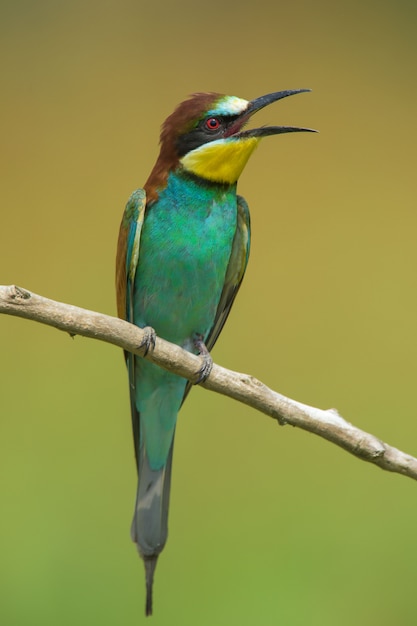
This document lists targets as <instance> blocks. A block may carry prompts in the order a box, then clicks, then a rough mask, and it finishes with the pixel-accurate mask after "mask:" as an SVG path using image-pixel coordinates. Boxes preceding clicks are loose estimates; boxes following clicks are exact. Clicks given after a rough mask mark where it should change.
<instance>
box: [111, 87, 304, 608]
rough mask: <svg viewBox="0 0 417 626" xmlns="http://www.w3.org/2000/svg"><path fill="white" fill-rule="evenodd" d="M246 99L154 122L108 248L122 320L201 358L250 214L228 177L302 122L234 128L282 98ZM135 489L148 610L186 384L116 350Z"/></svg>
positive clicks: (209, 101) (225, 298) (188, 108)
mask: <svg viewBox="0 0 417 626" xmlns="http://www.w3.org/2000/svg"><path fill="white" fill-rule="evenodd" d="M304 91H309V90H308V89H296V90H289V91H279V92H275V93H271V94H268V95H265V96H262V97H260V98H256V99H255V100H251V101H247V100H243V99H241V98H237V97H232V96H225V95H221V94H218V93H197V94H194V95H192V96H191V97H190V98H189V99H188V100H186V101H185V102H183V103H182V104H180V105H179V106H178V107H177V108H176V109H175V111H174V112H173V113H172V115H170V116H169V117H168V118H167V120H166V121H165V123H164V124H163V126H162V132H161V140H160V144H161V149H160V154H159V157H158V159H157V161H156V164H155V166H154V168H153V170H152V171H151V174H150V176H149V178H148V180H147V181H146V183H145V185H144V188H143V189H138V190H136V191H135V192H133V194H132V195H131V197H130V198H129V200H128V202H127V205H126V209H125V212H124V215H123V219H122V223H121V227H120V234H119V242H118V251H117V269H116V283H117V303H118V314H119V316H120V317H121V318H123V319H126V320H128V321H129V322H131V323H133V324H136V325H137V326H140V327H141V328H145V327H150V328H148V335H147V336H148V344H149V347H150V346H151V345H152V342H154V337H155V333H156V334H157V335H159V336H160V337H163V338H164V339H166V340H168V341H170V342H172V343H175V344H177V345H179V346H181V347H182V348H185V349H186V350H188V351H190V352H193V353H194V354H200V355H202V357H203V361H202V363H203V366H202V369H201V372H200V382H201V380H204V379H205V378H206V377H207V375H208V374H209V372H210V369H211V358H210V355H209V351H210V350H211V348H212V347H213V346H214V344H215V342H216V340H217V337H218V336H219V333H220V331H221V329H222V328H223V325H224V323H225V321H226V319H227V316H228V314H229V311H230V308H231V306H232V304H233V301H234V299H235V297H236V293H237V291H238V289H239V286H240V284H241V281H242V278H243V275H244V273H245V269H246V265H247V262H248V256H249V244H250V222H249V210H248V206H247V204H246V202H245V200H244V199H243V198H242V197H241V196H238V195H237V194H236V185H237V181H238V178H239V176H240V174H241V173H242V170H243V168H244V167H245V165H246V163H247V161H248V159H249V157H250V155H251V154H252V152H253V150H254V149H255V148H256V146H257V145H258V143H259V141H260V140H261V139H262V137H266V136H267V135H278V134H280V133H289V132H296V131H308V130H310V129H307V128H295V127H292V126H264V127H262V128H255V129H252V130H243V127H244V126H245V124H246V123H247V122H248V120H249V119H250V117H251V116H252V114H253V113H255V112H256V111H259V109H262V108H263V107H265V106H267V105H269V104H271V103H272V102H276V101H277V100H280V99H282V98H285V97H287V96H292V95H294V94H297V93H301V92H304ZM125 357H126V362H127V369H128V375H129V386H130V404H131V413H132V422H133V436H134V444H135V454H136V465H137V471H138V476H139V479H138V488H137V496H136V505H135V511H134V516H133V522H132V530H131V534H132V539H133V541H134V542H135V543H136V544H137V548H138V551H139V554H140V556H141V557H142V558H143V560H144V563H145V573H146V615H150V614H151V613H152V586H153V576H154V570H155V566H156V562H157V559H158V556H159V554H160V552H161V551H162V549H163V547H164V545H165V542H166V539H167V520H168V505H169V492H170V483H171V469H172V453H173V445H174V434H175V425H176V421H177V414H178V411H179V409H180V407H181V405H182V403H183V401H184V399H185V397H186V395H187V393H188V391H189V387H190V383H188V382H187V380H185V379H184V378H181V377H179V376H176V375H175V374H171V373H169V372H167V371H165V370H163V369H161V368H159V367H157V366H156V365H154V364H153V363H151V362H149V361H147V360H145V359H142V358H139V357H137V356H134V355H133V354H130V353H126V354H125Z"/></svg>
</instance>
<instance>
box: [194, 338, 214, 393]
mask: <svg viewBox="0 0 417 626" xmlns="http://www.w3.org/2000/svg"><path fill="white" fill-rule="evenodd" d="M194 345H195V347H196V348H197V350H198V352H199V355H200V356H201V358H202V361H203V362H202V365H201V368H200V369H199V370H198V372H197V379H196V381H195V382H194V385H199V384H200V383H204V382H206V380H207V378H208V377H209V376H210V373H211V370H212V369H213V359H212V358H211V356H210V352H209V351H208V350H207V347H206V344H205V343H204V340H203V335H200V334H197V333H196V335H195V338H194Z"/></svg>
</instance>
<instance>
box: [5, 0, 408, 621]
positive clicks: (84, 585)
mask: <svg viewBox="0 0 417 626" xmlns="http://www.w3.org/2000/svg"><path fill="white" fill-rule="evenodd" d="M416 24H417V5H416V3H415V2H412V1H410V0H396V1H395V2H394V1H393V0H391V1H386V2H380V1H379V2H377V1H376V0H360V1H359V0H342V1H340V2H338V3H334V2H330V1H327V0H317V2H314V3H312V2H308V1H307V0H298V1H292V2H272V0H269V1H268V0H260V1H259V2H257V3H255V4H254V3H252V2H247V1H246V0H241V2H240V3H239V4H235V3H228V4H226V3H224V2H219V0H212V2H210V3H203V2H198V1H197V2H190V1H187V0H178V1H177V2H176V3H159V2H154V3H151V2H142V1H138V0H136V1H133V0H118V1H117V2H115V1H107V0H106V1H103V0H100V1H98V0H95V1H94V0H93V1H85V0H83V1H80V0H73V1H72V2H61V1H56V0H55V1H52V0H50V1H47V0H38V1H37V2H32V1H31V0H26V1H25V0H17V1H16V0H13V1H12V0H3V2H2V3H1V15H0V30H1V33H0V45H1V54H0V65H1V76H2V81H1V82H2V88H1V92H2V93H1V110H2V113H1V116H0V124H1V159H2V164H1V178H2V182H1V188H0V197H1V208H0V242H1V244H0V282H1V283H2V284H11V283H17V284H18V285H21V286H22V287H26V288H28V289H31V290H33V291H35V292H37V293H40V294H42V295H45V296H48V297H50V298H55V299H58V300H62V301H64V302H69V303H72V304H76V305H79V306H83V307H86V308H91V309H95V310H98V311H102V312H105V313H109V314H114V313H115V303H114V256H115V247H116V238H117V232H118V227H119V222H120V219H121V214H122V211H123V207H124V203H125V201H126V199H127V197H128V196H129V194H130V192H131V191H132V190H133V189H134V188H136V187H139V186H141V185H142V184H143V183H144V181H145V179H146V177H147V175H148V173H149V171H150V168H151V167H152V165H153V162H154V160H155V158H156V156H157V151H158V146H157V142H158V135H159V126H160V124H161V122H162V121H163V119H164V118H165V117H166V116H167V115H168V114H169V113H171V111H172V109H173V107H174V106H175V105H176V104H177V103H178V102H179V101H181V100H182V99H183V98H184V97H185V96H186V95H188V94H189V93H192V92H194V91H202V90H203V91H220V92H223V93H227V94H231V95H238V96H241V97H244V98H248V99H250V98H253V97H256V96H259V95H262V94H264V93H268V92H270V91H275V90H279V89H287V88H299V87H310V88H312V89H313V92H312V93H311V94H303V95H300V96H296V97H294V98H290V99H288V100H285V101H283V102H281V103H279V104H276V105H273V106H271V107H270V108H269V109H268V110H265V111H263V112H262V113H260V114H259V115H258V116H257V123H258V122H259V123H272V124H298V125H306V126H310V127H313V128H317V129H319V130H320V134H319V135H307V134H299V135H286V136H285V135H284V136H280V137H272V138H269V139H266V140H265V141H264V142H263V143H262V145H261V146H260V148H259V150H258V151H257V153H256V154H255V155H254V156H253V157H252V159H251V161H250V163H249V164H248V167H247V169H246V170H245V172H244V174H243V176H242V178H241V181H240V184H239V191H240V193H242V194H243V195H244V196H245V197H246V199H247V200H248V202H249V205H250V206H251V209H252V224H253V246H252V253H251V262H250V265H249V269H248V272H247V276H246V278H245V281H244V284H243V287H242V290H241V292H240V294H239V297H238V299H237V302H236V304H235V308H234V310H233V312H232V314H231V317H230V319H229V322H228V324H227V325H226V328H225V330H224V332H223V335H222V337H221V340H220V341H219V343H218V345H217V347H216V349H215V352H214V357H215V360H216V361H217V362H219V363H221V364H222V365H224V366H226V367H230V368H233V369H237V370H239V371H243V372H248V373H251V374H253V375H254V376H256V377H258V378H260V379H261V380H263V381H264V382H265V383H267V384H268V385H270V386H272V387H273V388H275V389H277V390H279V391H280V392H282V393H284V394H286V395H289V396H290V397H294V398H296V399H298V400H300V401H303V402H306V403H310V404H312V405H315V406H320V407H322V408H329V407H337V408H338V409H339V411H340V412H341V413H342V414H343V415H344V416H345V417H346V418H347V419H348V420H350V421H352V422H354V423H355V424H356V425H358V426H359V427H361V428H363V429H365V430H367V431H370V432H372V433H374V434H376V435H377V436H379V437H381V438H382V439H383V440H385V441H388V442H389V443H391V444H392V445H395V446H396V447H399V448H401V449H404V450H406V451H408V452H410V453H411V454H414V455H416V454H417V420H416V415H415V413H416V411H415V397H416V387H417V386H416V353H417V332H416V319H417V290H416V270H415V268H416V264H417V246H416V230H417V212H416V199H417V175H416V156H417V155H416V145H417V122H416V110H417V71H416V62H417V36H416ZM0 346H1V348H0V354H1V358H0V380H1V402H0V406H1V417H0V494H1V495H0V499H1V516H0V623H1V624H4V626H26V625H31V626H37V625H41V624H42V626H49V625H54V626H55V625H56V624H60V625H61V626H67V625H68V626H69V625H73V624H78V625H80V626H85V625H88V626H90V625H92V624H100V625H101V626H110V625H116V624H117V625H119V624H123V625H124V626H130V625H136V624H140V623H143V622H144V621H145V618H144V614H143V611H144V579H143V567H142V563H141V562H140V560H139V558H138V556H137V554H136V552H135V548H134V546H133V544H132V543H131V541H130V537H129V527H130V520H131V514H132V510H133V503H134V492H135V481H136V478H135V468H134V461H133V446H132V441H131V429H130V417H129V406H128V395H127V381H126V375H125V371H124V365H123V359H122V355H121V354H120V351H118V350H117V349H115V348H114V347H111V346H108V345H105V344H100V343H99V342H95V341H90V340H86V339H82V338H76V339H74V340H72V339H70V338H69V337H68V336H66V335H65V334H63V333H59V332H57V331H55V330H53V329H51V328H48V327H42V326H41V325H39V324H35V323H32V322H28V321H24V320H19V319H15V318H10V317H5V316H4V317H2V318H1V319H0ZM174 465H175V467H174V477H173V490H172V506H171V516H170V538H169V542H168V544H167V547H166V549H165V551H164V553H163V555H162V557H161V558H160V561H159V564H158V569H157V573H156V582H155V598H154V604H155V614H154V616H153V618H152V624H154V626H158V625H159V624H161V625H165V624H170V625H174V624H175V625H176V624H178V625H180V624H181V626H186V625H193V626H195V625H199V626H206V625H210V626H211V625H213V624H216V625H219V626H220V625H225V626H226V625H227V626H229V625H230V624H239V625H240V626H244V625H254V624H256V625H257V626H258V625H259V626H269V625H272V624H285V625H288V626H299V625H300V626H301V625H303V626H304V625H309V626H316V625H317V626H334V624H338V625H341V626H344V625H346V626H351V625H352V624H355V625H357V626H362V625H368V624H374V623H378V624H380V625H387V624H393V623H394V624H399V625H401V626H408V625H414V624H415V623H416V621H417V597H416V593H415V580H416V576H417V545H416V543H417V538H416V528H417V500H416V496H417V491H416V485H415V483H413V482H412V481H411V480H409V479H406V478H403V477H400V476H398V475H390V474H388V473H384V472H382V471H380V470H379V469H377V468H375V467H373V466H371V465H369V464H366V463H363V462H360V461H358V460H357V459H355V458H354V457H352V456H350V455H348V454H347V453H346V452H344V451H342V450H341V449H338V448H336V447H335V446H333V445H331V444H329V443H326V442H324V441H321V440H320V439H318V438H317V437H314V436H312V435H309V434H306V433H304V432H302V431H298V430H295V429H292V428H290V427H287V428H279V427H278V426H277V424H276V423H275V422H274V421H273V420H271V419H269V418H267V417H265V416H262V415H261V414H257V413H256V412H254V411H253V410H251V409H249V408H247V407H245V406H243V405H242V406H241V405H239V404H237V403H235V402H233V401H231V400H229V399H227V398H224V397H221V396H217V395H215V394H210V393H209V392H207V391H204V390H202V389H196V390H194V391H193V392H192V394H191V395H190V397H189V399H188V400H187V403H186V405H185V406H184V408H183V410H182V412H181V416H180V420H179V426H178V430H177V438H176V450H175V458H174Z"/></svg>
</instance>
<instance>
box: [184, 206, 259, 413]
mask: <svg viewBox="0 0 417 626" xmlns="http://www.w3.org/2000/svg"><path fill="white" fill-rule="evenodd" d="M249 250H250V214H249V207H248V205H247V203H246V200H245V199H244V198H242V196H237V227H236V233H235V237H234V239H233V245H232V252H231V254H230V259H229V265H228V266H227V270H226V277H225V281H224V287H223V291H222V294H221V296H220V300H219V304H218V307H217V311H216V316H215V318H214V323H213V326H212V327H211V329H210V331H209V333H208V335H207V338H206V341H205V343H206V346H207V349H208V350H210V351H211V349H212V348H213V346H214V344H215V343H216V341H217V338H218V336H219V335H220V332H221V330H222V328H223V326H224V324H225V322H226V320H227V318H228V315H229V313H230V309H231V308H232V304H233V302H234V300H235V298H236V294H237V292H238V291H239V287H240V285H241V283H242V280H243V276H244V275H245V271H246V266H247V264H248V259H249ZM191 386H192V383H190V382H189V383H188V384H187V386H186V388H185V393H184V397H183V400H182V401H183V402H184V400H185V398H186V397H187V394H188V392H189V391H190V388H191Z"/></svg>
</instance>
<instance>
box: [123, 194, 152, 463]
mask: <svg viewBox="0 0 417 626" xmlns="http://www.w3.org/2000/svg"><path fill="white" fill-rule="evenodd" d="M145 209H146V192H145V191H144V190H143V189H137V190H136V191H134V192H133V193H132V195H131V196H130V198H129V200H128V201H127V204H126V208H125V212H124V214H123V218H122V223H121V225H120V233H119V242H118V246H117V259H116V290H117V310H118V315H119V317H121V318H123V319H125V320H127V321H128V322H131V323H132V324H133V323H134V319H133V295H134V294H133V290H134V284H135V275H136V269H137V266H138V261H139V248H140V235H141V231H142V226H143V221H144V217H145ZM125 358H126V364H127V369H128V373H129V391H130V408H131V413H132V426H133V436H134V442H135V453H136V461H137V463H138V462H139V460H138V459H139V414H138V411H137V409H136V389H135V387H136V383H135V357H134V355H133V354H131V353H130V352H125Z"/></svg>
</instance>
